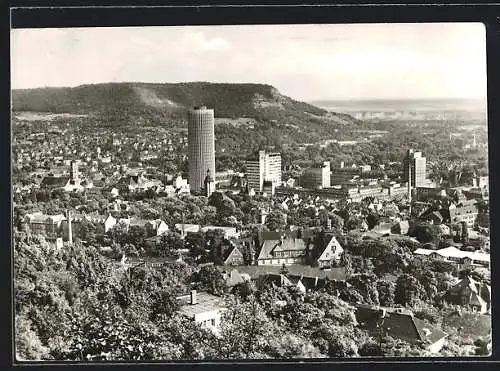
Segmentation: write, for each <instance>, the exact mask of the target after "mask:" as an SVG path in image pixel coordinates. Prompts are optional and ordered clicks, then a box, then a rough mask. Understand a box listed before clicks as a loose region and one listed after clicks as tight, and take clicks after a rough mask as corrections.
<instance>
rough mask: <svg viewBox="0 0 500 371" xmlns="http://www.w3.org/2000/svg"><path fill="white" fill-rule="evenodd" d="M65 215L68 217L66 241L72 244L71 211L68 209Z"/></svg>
mask: <svg viewBox="0 0 500 371" xmlns="http://www.w3.org/2000/svg"><path fill="white" fill-rule="evenodd" d="M66 216H67V218H68V243H69V244H70V245H72V244H73V230H72V229H71V212H70V211H69V210H67V211H66Z"/></svg>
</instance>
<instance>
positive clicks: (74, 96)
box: [12, 82, 352, 120]
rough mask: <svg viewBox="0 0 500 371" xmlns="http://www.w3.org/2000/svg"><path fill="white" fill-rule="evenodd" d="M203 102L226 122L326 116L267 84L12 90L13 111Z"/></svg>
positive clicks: (180, 111)
mask: <svg viewBox="0 0 500 371" xmlns="http://www.w3.org/2000/svg"><path fill="white" fill-rule="evenodd" d="M202 104H203V105H206V106H208V107H210V108H213V109H214V110H215V112H216V116H217V117H228V118H238V117H249V118H255V119H257V120H279V119H282V118H285V117H292V118H297V119H298V118H300V119H306V120H310V119H314V118H317V117H322V116H324V115H326V114H327V111H325V110H323V109H321V108H318V107H315V106H312V105H310V104H307V103H304V102H299V101H296V100H293V99H291V98H289V97H286V96H284V95H282V94H280V93H279V92H278V90H277V89H276V88H274V87H272V86H270V85H265V84H228V83H208V82H187V83H178V84H148V83H108V84H93V85H81V86H77V87H74V88H69V87H64V88H37V89H26V90H13V91H12V105H13V110H14V111H36V112H53V113H66V112H67V113H101V114H102V113H106V114H110V113H113V112H116V111H120V114H121V115H123V114H126V115H129V116H143V115H144V114H150V115H153V114H158V115H161V116H163V117H183V116H185V112H186V110H187V109H188V108H190V107H192V106H196V105H202ZM349 119H350V117H349V116H346V115H342V116H339V120H349ZM351 119H352V118H351Z"/></svg>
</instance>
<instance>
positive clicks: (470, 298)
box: [445, 276, 491, 313]
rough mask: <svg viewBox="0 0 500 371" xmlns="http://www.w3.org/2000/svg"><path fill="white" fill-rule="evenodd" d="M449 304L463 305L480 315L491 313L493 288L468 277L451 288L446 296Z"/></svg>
mask: <svg viewBox="0 0 500 371" xmlns="http://www.w3.org/2000/svg"><path fill="white" fill-rule="evenodd" d="M445 298H446V300H447V301H448V302H450V303H452V304H457V305H462V306H465V307H467V308H468V309H469V310H471V311H473V312H478V313H490V312H491V286H490V285H487V284H485V283H481V282H477V281H476V280H474V279H473V278H472V277H470V276H467V277H465V278H464V279H462V280H460V281H459V282H458V283H457V284H456V285H454V286H453V287H451V288H450V289H449V290H448V291H447V292H446V295H445Z"/></svg>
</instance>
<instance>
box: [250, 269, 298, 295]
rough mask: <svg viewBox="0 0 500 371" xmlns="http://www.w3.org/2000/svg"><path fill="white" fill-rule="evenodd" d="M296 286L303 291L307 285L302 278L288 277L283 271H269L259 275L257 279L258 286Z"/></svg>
mask: <svg viewBox="0 0 500 371" xmlns="http://www.w3.org/2000/svg"><path fill="white" fill-rule="evenodd" d="M269 286H275V287H296V288H297V289H299V291H301V292H306V287H305V286H304V285H303V284H302V282H301V281H300V278H297V277H287V276H286V275H284V274H282V273H278V274H275V273H268V274H264V275H262V276H260V277H259V279H258V280H257V288H259V289H260V288H262V287H269Z"/></svg>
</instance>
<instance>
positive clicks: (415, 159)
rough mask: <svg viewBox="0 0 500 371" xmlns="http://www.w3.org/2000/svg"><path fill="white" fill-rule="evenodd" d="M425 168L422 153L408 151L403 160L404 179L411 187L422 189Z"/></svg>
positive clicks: (424, 180) (424, 181)
mask: <svg viewBox="0 0 500 371" xmlns="http://www.w3.org/2000/svg"><path fill="white" fill-rule="evenodd" d="M426 166H427V165H426V159H425V157H423V156H422V152H415V151H413V150H412V149H409V150H408V151H407V152H406V156H405V158H404V160H403V172H404V179H405V180H408V181H410V183H411V186H412V187H423V186H424V185H425V183H426V176H427V174H426ZM410 172H411V175H410Z"/></svg>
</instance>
